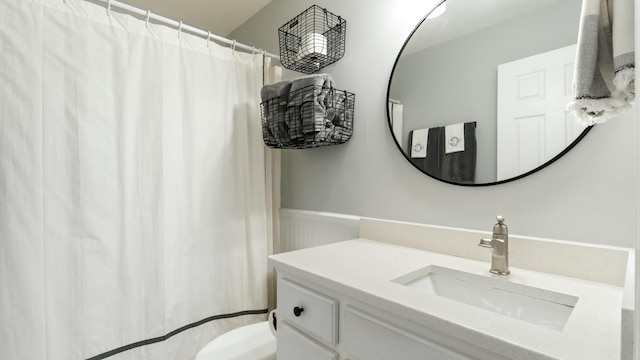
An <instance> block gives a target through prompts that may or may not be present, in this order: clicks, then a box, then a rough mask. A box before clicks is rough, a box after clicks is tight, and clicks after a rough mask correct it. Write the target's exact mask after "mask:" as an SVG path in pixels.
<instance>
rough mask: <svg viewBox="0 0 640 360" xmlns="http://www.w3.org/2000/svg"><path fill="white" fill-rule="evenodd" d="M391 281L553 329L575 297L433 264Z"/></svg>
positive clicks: (559, 324)
mask: <svg viewBox="0 0 640 360" xmlns="http://www.w3.org/2000/svg"><path fill="white" fill-rule="evenodd" d="M391 281H393V282H395V283H398V284H402V285H405V286H408V287H411V288H415V289H418V290H420V291H425V292H427V293H430V294H433V295H437V296H441V297H445V298H448V299H451V300H454V301H458V302H461V303H465V304H468V305H472V306H475V307H478V308H481V309H485V310H489V311H492V312H495V313H498V314H502V315H505V316H509V317H512V318H516V319H520V320H524V321H527V322H529V323H532V324H536V325H540V326H544V327H546V328H550V329H554V330H562V329H563V328H564V325H565V324H566V322H567V320H568V319H569V316H571V312H572V311H573V308H574V307H575V305H576V303H577V301H578V298H577V297H575V296H571V295H567V294H562V293H558V292H554V291H549V290H544V289H539V288H534V287H530V286H526V285H521V284H516V283H512V282H509V281H507V280H506V279H499V278H493V277H485V276H480V275H475V274H470V273H466V272H462V271H458V270H453V269H448V268H444V267H440V266H435V265H430V266H427V267H425V268H422V269H419V270H416V271H413V272H410V273H408V274H405V275H403V276H400V277H398V278H396V279H393V280H391Z"/></svg>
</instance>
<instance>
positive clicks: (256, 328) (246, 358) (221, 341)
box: [195, 321, 276, 360]
mask: <svg viewBox="0 0 640 360" xmlns="http://www.w3.org/2000/svg"><path fill="white" fill-rule="evenodd" d="M195 360H276V337H275V336H273V334H272V332H271V329H270V328H269V322H268V321H263V322H259V323H257V324H252V325H247V326H242V327H239V328H237V329H234V330H231V331H229V332H226V333H224V334H222V335H220V336H218V337H217V338H215V339H213V340H211V342H210V343H208V344H207V345H206V346H205V347H204V348H202V350H200V352H199V353H198V355H196V358H195Z"/></svg>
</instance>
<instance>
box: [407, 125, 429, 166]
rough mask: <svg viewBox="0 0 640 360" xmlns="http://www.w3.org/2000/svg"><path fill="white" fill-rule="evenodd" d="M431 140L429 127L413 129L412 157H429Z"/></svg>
mask: <svg viewBox="0 0 640 360" xmlns="http://www.w3.org/2000/svg"><path fill="white" fill-rule="evenodd" d="M428 140H429V128H425V129H418V130H413V135H412V137H411V157H412V158H418V159H419V158H426V157H427V141H428Z"/></svg>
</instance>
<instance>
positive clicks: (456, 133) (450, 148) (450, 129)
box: [444, 123, 464, 154]
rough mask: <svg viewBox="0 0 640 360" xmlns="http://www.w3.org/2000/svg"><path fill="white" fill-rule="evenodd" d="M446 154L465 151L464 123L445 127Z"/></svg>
mask: <svg viewBox="0 0 640 360" xmlns="http://www.w3.org/2000/svg"><path fill="white" fill-rule="evenodd" d="M444 140H445V151H444V152H445V154H451V153H456V152H460V151H464V123H459V124H453V125H447V126H445V127H444Z"/></svg>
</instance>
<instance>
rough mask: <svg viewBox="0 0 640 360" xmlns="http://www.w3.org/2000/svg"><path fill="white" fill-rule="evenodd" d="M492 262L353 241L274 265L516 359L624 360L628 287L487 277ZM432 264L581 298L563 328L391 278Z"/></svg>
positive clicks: (519, 275) (515, 273)
mask: <svg viewBox="0 0 640 360" xmlns="http://www.w3.org/2000/svg"><path fill="white" fill-rule="evenodd" d="M489 258H490V255H489V253H487V261H486V262H483V261H478V260H472V259H466V258H461V257H455V256H451V255H444V254H439V253H435V252H430V251H425V250H418V249H414V248H408V247H402V246H397V245H390V244H386V243H381V242H376V241H371V240H366V239H355V240H349V241H344V242H338V243H335V244H331V245H325V246H319V247H314V248H309V249H304V250H298V251H294V252H289V253H283V254H277V255H273V256H271V258H270V261H271V264H272V265H273V266H274V267H275V268H276V269H277V270H278V271H281V272H286V273H289V274H292V275H295V276H298V277H300V278H302V279H305V280H308V281H309V282H310V283H313V284H316V285H319V286H323V287H326V288H327V289H330V290H332V291H335V292H339V293H341V294H343V295H345V296H348V297H350V298H353V299H356V300H358V301H361V302H363V303H365V304H367V305H370V306H373V307H376V308H378V309H381V310H383V311H386V312H389V313H390V314H391V315H395V316H398V317H400V318H403V319H406V320H410V321H413V322H416V323H418V324H420V325H423V326H427V327H430V328H434V329H436V330H438V331H440V332H443V333H445V334H448V335H451V336H454V337H456V338H459V339H463V340H464V341H467V342H470V343H472V344H474V345H476V346H480V347H482V348H486V349H489V350H491V351H495V352H498V353H500V354H502V355H503V356H506V357H508V358H511V359H549V358H550V359H580V360H587V359H594V360H602V359H619V358H620V332H621V330H620V312H621V302H622V295H623V288H621V287H617V286H612V285H606V284H602V283H597V282H590V281H585V280H580V279H575V278H570V277H563V276H556V275H551V274H547V273H541V272H536V271H531V270H525V269H519V268H517V267H511V275H509V276H506V277H503V276H498V275H493V274H490V273H489V271H488V270H489V265H490V264H489V261H488V259H489ZM428 265H438V266H441V267H447V268H452V269H456V270H460V271H464V272H467V273H472V274H476V275H481V276H486V277H492V278H498V279H500V280H501V281H508V282H513V283H518V284H523V285H527V286H531V287H535V288H540V289H544V290H550V291H555V292H559V293H563V294H567V295H572V296H575V297H577V298H578V302H577V303H576V306H575V308H574V310H573V312H572V313H571V316H570V318H569V320H568V321H567V323H566V325H565V327H564V329H563V330H562V331H558V330H553V329H548V328H545V327H542V326H539V325H535V324H531V323H528V322H525V321H522V320H518V319H514V318H510V317H507V316H504V315H500V314H496V313H493V312H491V311H488V310H483V309H479V308H476V307H473V306H471V305H466V304H462V303H459V302H456V301H453V300H449V299H446V298H442V297H439V296H437V295H432V294H428V293H425V292H422V291H419V290H417V289H414V288H410V287H407V286H404V285H401V284H398V283H394V282H392V281H391V280H392V279H395V278H397V277H399V276H401V275H405V274H407V273H409V272H412V271H415V270H418V269H421V268H424V267H425V266H428Z"/></svg>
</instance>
